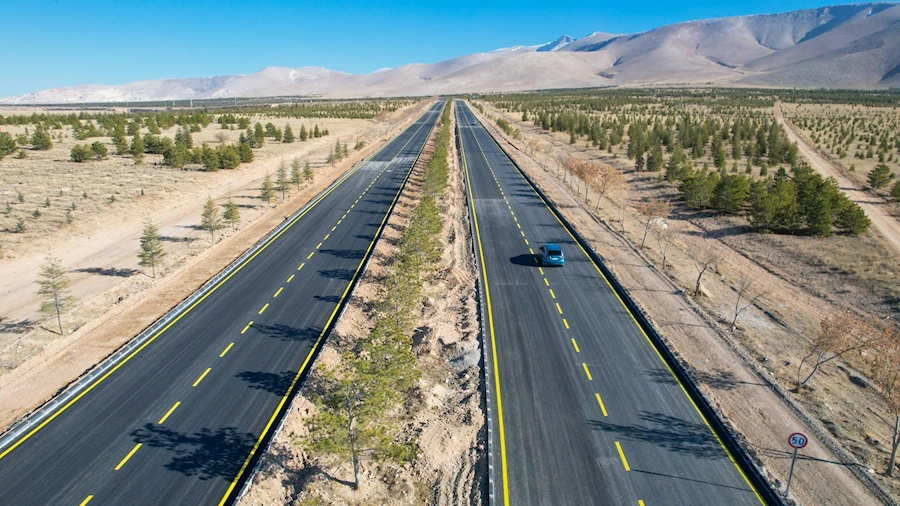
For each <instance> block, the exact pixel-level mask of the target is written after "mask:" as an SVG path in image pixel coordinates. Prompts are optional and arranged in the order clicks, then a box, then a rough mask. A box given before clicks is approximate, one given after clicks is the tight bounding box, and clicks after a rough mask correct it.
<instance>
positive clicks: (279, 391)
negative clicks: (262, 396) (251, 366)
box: [235, 371, 297, 396]
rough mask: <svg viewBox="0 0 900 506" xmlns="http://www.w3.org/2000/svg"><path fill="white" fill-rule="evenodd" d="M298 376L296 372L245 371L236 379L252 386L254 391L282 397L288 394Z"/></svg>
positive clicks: (237, 375)
mask: <svg viewBox="0 0 900 506" xmlns="http://www.w3.org/2000/svg"><path fill="white" fill-rule="evenodd" d="M295 376H297V373H296V372H295V371H282V372H279V373H272V372H263V371H244V372H239V373H237V374H235V377H236V378H237V379H239V380H241V381H244V382H246V383H248V384H249V385H250V388H252V389H254V390H264V391H266V392H269V393H271V394H275V395H277V396H282V395H284V394H285V392H287V390H288V388H289V387H290V386H291V382H292V381H294V377H295Z"/></svg>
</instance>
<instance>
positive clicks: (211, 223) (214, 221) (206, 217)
mask: <svg viewBox="0 0 900 506" xmlns="http://www.w3.org/2000/svg"><path fill="white" fill-rule="evenodd" d="M200 227H201V228H203V230H206V231H208V232H209V239H210V242H212V243H213V244H215V243H216V230H220V229H221V228H222V217H221V216H220V215H219V208H218V207H216V203H215V201H213V199H212V197H207V199H206V202H205V203H204V204H203V215H202V216H201V218H200Z"/></svg>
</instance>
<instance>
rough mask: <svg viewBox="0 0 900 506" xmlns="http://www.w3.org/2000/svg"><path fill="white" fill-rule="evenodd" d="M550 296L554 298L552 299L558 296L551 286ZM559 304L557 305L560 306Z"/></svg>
mask: <svg viewBox="0 0 900 506" xmlns="http://www.w3.org/2000/svg"><path fill="white" fill-rule="evenodd" d="M550 298H552V299H555V298H556V294H555V293H553V289H552V288H550ZM558 305H559V304H557V306H558Z"/></svg>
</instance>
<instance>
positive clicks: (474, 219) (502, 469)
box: [459, 134, 509, 506]
mask: <svg viewBox="0 0 900 506" xmlns="http://www.w3.org/2000/svg"><path fill="white" fill-rule="evenodd" d="M473 136H474V134H473ZM475 142H476V143H477V142H478V139H475ZM464 144H465V143H464V142H463V140H462V139H460V143H459V146H460V148H459V149H460V151H461V154H462V160H463V167H464V168H465V172H466V187H467V188H468V190H469V198H470V199H471V198H472V180H471V178H470V177H469V164H468V163H467V162H466V150H465V147H464ZM482 154H483V151H482ZM472 223H473V224H474V225H475V239H476V242H477V243H478V256H479V258H481V275H482V277H483V278H484V296H485V302H486V305H487V317H488V327H489V329H490V334H491V359H492V361H493V363H494V364H493V365H494V385H495V387H496V391H497V395H496V396H497V425H498V432H499V433H500V434H499V435H500V473H501V475H502V477H503V504H504V506H509V478H508V476H507V471H506V439H505V436H504V432H503V400H502V398H501V396H500V369H499V366H498V364H497V341H496V340H495V338H494V318H493V312H492V311H491V291H490V288H489V287H488V279H487V269H486V268H485V266H484V250H483V248H482V245H481V232H480V230H479V229H478V214H477V213H476V212H475V204H474V202H473V203H472Z"/></svg>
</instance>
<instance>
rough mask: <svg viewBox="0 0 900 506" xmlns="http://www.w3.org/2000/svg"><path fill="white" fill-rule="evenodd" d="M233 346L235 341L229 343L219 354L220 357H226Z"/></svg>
mask: <svg viewBox="0 0 900 506" xmlns="http://www.w3.org/2000/svg"><path fill="white" fill-rule="evenodd" d="M232 346H234V343H231V344H229V345H228V346H227V347H226V348H225V351H223V352H222V353H220V354H219V358H222V357H224V356H225V354H226V353H228V350H230V349H231V347H232Z"/></svg>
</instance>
